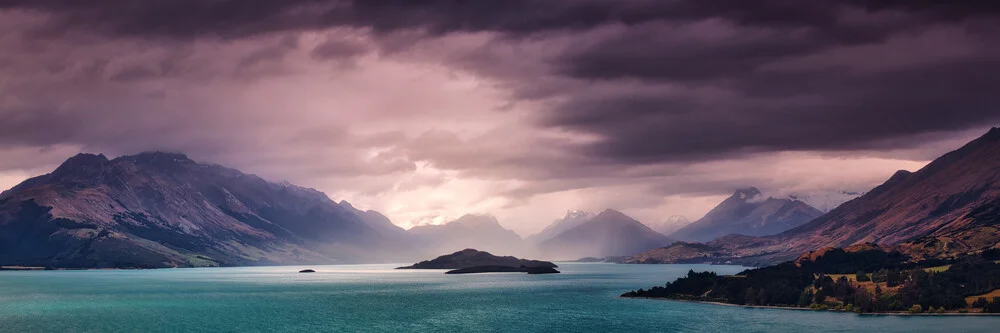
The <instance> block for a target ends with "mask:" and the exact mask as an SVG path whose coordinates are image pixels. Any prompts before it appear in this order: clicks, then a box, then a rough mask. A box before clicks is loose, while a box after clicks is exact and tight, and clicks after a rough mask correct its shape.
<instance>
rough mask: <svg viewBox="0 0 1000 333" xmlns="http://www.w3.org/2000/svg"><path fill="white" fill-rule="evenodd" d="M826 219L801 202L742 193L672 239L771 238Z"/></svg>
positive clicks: (754, 191) (750, 190)
mask: <svg viewBox="0 0 1000 333" xmlns="http://www.w3.org/2000/svg"><path fill="white" fill-rule="evenodd" d="M820 215H823V213H822V212H820V211H819V210H818V209H816V208H813V207H812V206H809V205H807V204H806V203H804V202H802V201H799V200H790V199H776V198H767V199H764V198H762V195H761V193H760V191H759V190H757V189H756V188H753V187H750V188H746V189H739V190H736V192H735V193H733V195H732V196H730V197H729V198H727V199H726V200H724V201H722V203H720V204H719V205H718V206H716V207H715V208H713V209H712V210H711V211H709V212H708V213H707V214H705V217H702V218H701V219H698V220H697V221H694V222H693V223H691V224H688V225H687V226H685V227H683V228H681V229H680V230H677V231H676V232H674V233H672V234H670V237H671V238H675V239H680V240H685V241H695V242H707V241H710V240H713V239H716V238H719V237H721V236H725V235H729V234H740V235H748V236H767V235H774V234H777V233H780V232H782V231H785V230H788V229H791V228H794V227H797V226H800V225H802V224H804V223H806V222H809V221H811V220H812V219H814V218H817V217H819V216H820Z"/></svg>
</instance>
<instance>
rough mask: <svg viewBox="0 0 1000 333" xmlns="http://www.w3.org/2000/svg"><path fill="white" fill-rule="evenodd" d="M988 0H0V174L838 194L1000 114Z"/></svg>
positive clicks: (440, 199)
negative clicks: (97, 158) (168, 166)
mask: <svg viewBox="0 0 1000 333" xmlns="http://www.w3.org/2000/svg"><path fill="white" fill-rule="evenodd" d="M84 3H88V4H84ZM935 3H938V4H935ZM997 4H998V3H997V2H989V1H949V2H945V1H905V0H899V1H892V0H881V1H876V0H842V1H834V0H811V1H779V0H774V1H743V0H673V1H671V0H607V1H604V0H580V1H569V0H566V1H560V0H535V1H532V0H503V1H500V0H475V1H454V0H451V1H449V0H422V1H410V0H398V1H393V0H371V1H324V0H292V1H288V0H285V1H277V0H275V1H266V0H213V1H207V0H148V1H131V0H99V1H76V0H24V1H19V0H0V119H2V121H0V187H3V188H9V187H11V186H13V185H14V184H16V183H18V182H20V181H22V180H24V179H26V178H27V177H30V176H34V175H39V174H44V173H47V172H49V171H51V170H52V169H54V168H55V167H56V166H57V165H58V164H59V163H60V162H61V161H62V160H64V159H66V158H68V157H70V156H72V155H74V154H76V153H79V152H93V153H104V154H106V155H109V156H111V157H113V156H118V155H122V154H131V153H137V152H141V151H149V150H164V151H173V152H182V153H185V154H187V155H188V156H190V157H191V158H193V159H195V160H198V161H202V162H208V163H218V164H222V165H226V166H230V167H234V168H238V169H241V170H243V171H246V172H250V173H256V174H258V175H261V176H262V177H265V178H267V179H270V180H274V181H281V180H287V181H290V182H292V183H295V184H298V185H302V186H307V187H313V188H316V189H319V190H321V191H324V192H326V193H327V194H328V195H329V196H330V197H331V198H332V199H334V200H338V201H339V200H341V199H345V200H347V201H350V202H351V203H352V204H354V205H355V206H356V207H360V208H367V209H375V210H378V211H380V212H382V213H384V214H386V215H387V216H389V217H390V218H391V219H392V220H393V222H395V223H396V224H398V225H400V226H404V227H409V226H412V225H416V224H425V223H441V222H444V221H447V220H450V219H454V218H456V217H458V216H460V215H462V214H465V213H488V214H493V215H496V216H497V217H498V218H499V219H500V221H501V223H502V224H504V225H505V226H507V227H509V228H511V229H513V230H515V231H517V232H518V233H520V234H522V235H527V234H531V233H533V232H535V231H537V230H539V229H541V228H542V227H544V226H545V225H546V224H547V223H549V222H551V221H552V220H553V219H556V218H558V217H560V216H562V215H563V214H565V212H566V210H569V209H586V210H594V211H597V210H601V209H604V208H615V209H619V210H621V211H623V212H625V213H627V214H629V215H632V216H634V217H636V218H638V219H640V220H641V221H644V222H656V221H660V220H664V219H666V218H667V217H668V216H670V215H685V216H687V217H689V218H690V219H692V220H693V219H696V218H698V217H701V215H702V214H704V213H705V212H706V211H707V210H708V209H710V208H711V207H712V206H714V205H715V204H716V203H718V202H719V201H721V200H722V199H723V198H725V197H726V196H728V195H729V194H730V193H732V191H733V190H734V189H736V188H739V187H746V186H757V187H759V188H760V189H761V190H762V191H763V192H765V194H771V195H774V196H779V195H789V194H797V195H804V196H808V197H809V198H811V200H812V201H814V202H822V201H829V200H834V201H835V200H838V199H837V198H840V197H841V196H838V193H840V192H844V191H847V192H863V191H867V190H869V189H870V188H872V187H873V186H875V185H878V184H879V183H881V182H882V181H884V180H885V179H887V178H888V177H889V176H890V175H891V174H892V173H893V172H894V171H896V170H898V169H908V170H915V169H917V168H919V167H921V166H923V165H924V164H926V163H927V162H928V161H929V160H930V159H933V158H934V157H936V156H938V155H940V154H942V153H944V152H947V151H948V150H951V149H954V148H957V147H958V146H960V145H962V144H963V143H965V142H966V141H968V140H970V139H972V138H974V137H976V136H978V135H981V134H982V133H985V132H986V131H987V130H988V129H989V128H990V127H991V126H994V125H996V124H997V123H998V121H1000V110H998V106H1000V94H998V93H997V87H1000V19H998V18H1000V5H997ZM819 204H820V203H817V205H819ZM821 208H822V207H821Z"/></svg>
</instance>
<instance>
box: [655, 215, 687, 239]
mask: <svg viewBox="0 0 1000 333" xmlns="http://www.w3.org/2000/svg"><path fill="white" fill-rule="evenodd" d="M688 224H691V221H690V220H688V218H687V217H685V216H684V215H673V216H670V217H668V218H667V219H666V220H663V221H660V222H653V223H649V224H648V225H649V228H650V229H653V231H656V232H658V233H661V234H664V235H669V234H672V233H674V232H676V231H677V230H680V229H681V228H683V227H685V226H687V225H688Z"/></svg>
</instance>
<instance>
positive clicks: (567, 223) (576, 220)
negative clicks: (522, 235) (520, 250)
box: [525, 210, 594, 244]
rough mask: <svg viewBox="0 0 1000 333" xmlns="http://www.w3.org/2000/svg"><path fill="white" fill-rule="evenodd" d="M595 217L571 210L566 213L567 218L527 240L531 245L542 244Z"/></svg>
mask: <svg viewBox="0 0 1000 333" xmlns="http://www.w3.org/2000/svg"><path fill="white" fill-rule="evenodd" d="M593 217H594V214H591V213H588V212H585V211H582V210H571V211H568V212H566V216H563V218H561V219H558V220H555V221H553V222H552V223H551V224H549V225H548V226H546V227H545V229H542V231H539V232H538V233H537V234H534V235H531V236H528V238H526V239H525V241H527V242H528V243H530V244H539V243H541V242H544V241H547V240H549V239H551V238H552V237H555V236H556V235H559V234H561V233H563V232H564V231H566V230H569V229H573V228H575V227H576V226H578V225H580V224H583V223H584V222H587V220H589V219H591V218H593Z"/></svg>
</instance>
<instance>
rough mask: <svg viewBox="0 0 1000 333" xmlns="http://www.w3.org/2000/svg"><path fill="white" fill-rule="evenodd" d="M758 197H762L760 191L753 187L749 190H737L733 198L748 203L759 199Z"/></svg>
mask: <svg viewBox="0 0 1000 333" xmlns="http://www.w3.org/2000/svg"><path fill="white" fill-rule="evenodd" d="M758 196H760V190H758V189H757V188H756V187H752V186H751V187H747V188H741V189H737V190H736V192H733V196H732V197H733V198H736V199H739V200H744V201H747V200H751V199H754V198H757V197H758Z"/></svg>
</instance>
